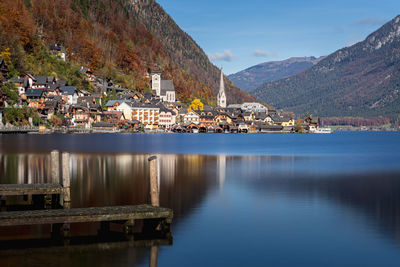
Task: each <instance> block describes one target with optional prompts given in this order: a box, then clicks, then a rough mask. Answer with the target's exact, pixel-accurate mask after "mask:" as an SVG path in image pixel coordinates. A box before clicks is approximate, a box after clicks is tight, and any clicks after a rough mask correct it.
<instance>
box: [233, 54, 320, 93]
mask: <svg viewBox="0 0 400 267" xmlns="http://www.w3.org/2000/svg"><path fill="white" fill-rule="evenodd" d="M322 58H323V57H320V58H315V57H292V58H289V59H286V60H283V61H271V62H265V63H261V64H258V65H255V66H253V67H250V68H247V69H245V70H242V71H239V72H237V73H235V74H231V75H229V76H228V78H229V79H230V80H231V81H232V82H234V83H235V85H237V86H238V87H239V88H241V89H242V90H245V91H251V90H254V89H256V88H258V87H259V86H260V85H262V84H263V83H267V82H273V81H277V80H280V79H283V78H286V77H290V76H292V75H295V74H297V73H299V72H302V71H304V70H305V69H308V68H309V67H311V66H313V65H315V64H317V63H318V62H319V61H320V60H321V59H322Z"/></svg>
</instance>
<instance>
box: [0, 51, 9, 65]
mask: <svg viewBox="0 0 400 267" xmlns="http://www.w3.org/2000/svg"><path fill="white" fill-rule="evenodd" d="M0 58H2V59H4V61H5V62H6V63H7V64H8V65H10V64H11V53H10V48H6V49H5V50H4V51H3V52H1V53H0Z"/></svg>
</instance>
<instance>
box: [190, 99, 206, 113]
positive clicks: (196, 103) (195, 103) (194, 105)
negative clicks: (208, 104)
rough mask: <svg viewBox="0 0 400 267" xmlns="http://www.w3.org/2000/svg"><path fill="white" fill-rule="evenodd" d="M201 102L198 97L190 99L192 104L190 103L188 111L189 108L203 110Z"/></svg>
mask: <svg viewBox="0 0 400 267" xmlns="http://www.w3.org/2000/svg"><path fill="white" fill-rule="evenodd" d="M203 106H204V105H203V103H201V101H200V99H198V98H196V99H194V100H193V101H192V104H190V106H189V109H188V111H191V110H203Z"/></svg>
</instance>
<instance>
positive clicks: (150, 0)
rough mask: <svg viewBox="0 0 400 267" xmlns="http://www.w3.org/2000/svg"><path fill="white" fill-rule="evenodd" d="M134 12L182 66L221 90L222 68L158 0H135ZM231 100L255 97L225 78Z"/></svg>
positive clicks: (239, 100) (132, 0)
mask: <svg viewBox="0 0 400 267" xmlns="http://www.w3.org/2000/svg"><path fill="white" fill-rule="evenodd" d="M130 2H131V12H133V13H134V14H135V16H136V18H137V19H138V21H140V22H141V23H142V24H143V25H144V26H145V27H146V29H147V30H149V31H150V32H152V33H153V34H154V35H155V36H156V37H157V38H158V39H159V40H160V41H161V43H162V45H163V46H164V48H165V50H166V52H167V53H168V54H169V55H170V57H171V58H173V59H174V61H175V62H176V63H177V64H178V65H179V66H180V67H181V68H182V69H185V70H187V71H188V72H190V73H191V74H193V75H194V76H195V77H197V78H198V79H199V80H201V81H202V82H204V83H205V84H206V85H207V86H209V87H211V89H212V92H213V95H214V97H216V95H217V94H218V88H219V74H220V70H219V69H218V68H217V67H216V66H214V65H213V64H212V63H211V62H210V60H209V59H208V57H207V55H206V54H205V53H204V51H203V50H202V49H201V47H200V46H199V45H197V43H196V42H195V41H194V40H193V39H192V38H191V37H190V36H189V35H188V34H187V33H185V32H184V31H182V29H180V28H179V26H178V25H177V24H176V23H175V22H174V20H173V19H172V18H171V17H170V16H169V15H168V14H167V13H166V12H165V11H164V9H163V8H162V7H161V6H160V5H159V4H158V3H156V1H154V0H131V1H130ZM225 89H226V95H227V99H228V103H238V102H239V103H240V102H243V101H253V100H255V98H254V97H253V96H250V95H249V94H248V93H246V92H244V91H242V90H240V89H239V88H238V87H236V86H235V85H234V84H233V83H232V82H231V81H230V80H229V79H227V78H225Z"/></svg>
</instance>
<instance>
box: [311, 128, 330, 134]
mask: <svg viewBox="0 0 400 267" xmlns="http://www.w3.org/2000/svg"><path fill="white" fill-rule="evenodd" d="M314 133H322V134H329V133H332V129H331V128H317V129H316V130H315V132H314Z"/></svg>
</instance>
